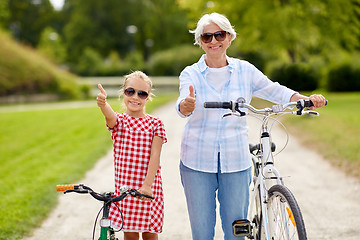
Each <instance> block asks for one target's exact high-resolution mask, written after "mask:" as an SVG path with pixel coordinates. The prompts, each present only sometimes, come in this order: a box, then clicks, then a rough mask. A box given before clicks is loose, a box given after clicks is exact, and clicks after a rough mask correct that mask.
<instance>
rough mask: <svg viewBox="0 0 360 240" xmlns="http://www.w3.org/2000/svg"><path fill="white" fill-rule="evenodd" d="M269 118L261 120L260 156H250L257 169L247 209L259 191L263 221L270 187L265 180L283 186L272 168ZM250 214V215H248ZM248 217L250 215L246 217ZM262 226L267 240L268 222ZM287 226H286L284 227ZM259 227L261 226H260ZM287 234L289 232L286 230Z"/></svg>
mask: <svg viewBox="0 0 360 240" xmlns="http://www.w3.org/2000/svg"><path fill="white" fill-rule="evenodd" d="M269 117H270V115H269V114H267V115H265V116H264V117H263V120H262V126H261V150H262V151H261V154H260V155H258V156H252V157H254V158H256V159H253V161H257V162H258V163H259V164H258V165H257V166H256V165H255V166H254V167H258V169H257V170H258V171H257V172H258V176H256V182H255V183H254V186H253V187H254V188H253V190H252V192H253V194H252V200H251V202H250V206H249V209H250V210H252V209H253V207H254V206H253V205H254V204H255V197H256V196H257V194H256V192H257V191H259V192H260V194H259V196H260V199H261V201H260V203H261V212H262V214H263V218H264V219H268V209H267V207H266V204H265V203H266V202H268V197H269V196H268V189H269V188H270V186H267V184H266V180H267V179H274V180H276V184H279V185H283V184H284V183H283V180H282V178H281V176H280V173H279V171H278V170H277V169H276V168H275V166H274V164H273V163H274V159H273V155H272V150H271V148H272V143H271V135H270V132H269V131H268V127H267V123H268V118H269ZM281 211H282V212H284V213H285V211H286V209H285V207H284V206H282V209H281ZM250 214H251V213H250ZM248 217H250V215H249V216H248ZM284 221H285V222H287V219H284ZM262 224H264V231H265V233H264V234H265V237H266V239H267V240H270V239H271V236H270V232H269V229H270V227H269V222H267V221H263V223H262ZM285 226H287V224H286V225H285ZM260 227H261V226H260ZM287 232H289V231H288V230H287Z"/></svg>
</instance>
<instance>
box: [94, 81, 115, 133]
mask: <svg viewBox="0 0 360 240" xmlns="http://www.w3.org/2000/svg"><path fill="white" fill-rule="evenodd" d="M98 88H99V90H100V93H99V94H98V96H97V98H96V102H97V105H98V106H99V107H100V109H101V112H102V113H103V114H104V116H105V121H106V124H107V125H108V126H109V127H110V128H113V127H114V126H115V124H116V119H117V117H116V114H115V112H114V110H113V109H112V108H111V106H110V105H109V104H108V103H107V102H106V97H107V94H106V91H105V89H104V88H103V87H102V85H101V84H98Z"/></svg>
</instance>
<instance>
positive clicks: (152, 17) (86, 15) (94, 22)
mask: <svg viewBox="0 0 360 240" xmlns="http://www.w3.org/2000/svg"><path fill="white" fill-rule="evenodd" d="M65 3H66V4H65V6H64V7H66V8H68V7H70V6H71V9H72V10H71V17H70V20H69V22H68V23H67V24H66V26H65V29H64V36H65V41H66V43H67V46H68V52H69V60H70V61H72V62H76V59H77V58H78V56H80V55H81V54H82V52H83V51H84V49H85V48H86V47H90V48H92V49H96V51H98V52H99V54H100V55H101V56H103V57H105V56H108V55H109V53H110V52H112V51H116V52H118V53H119V55H120V56H121V57H125V56H126V55H127V54H128V53H129V52H131V51H132V50H135V49H136V50H138V51H141V52H142V53H143V56H144V58H147V56H148V54H149V51H150V49H152V50H153V51H157V50H160V49H163V48H168V47H171V46H175V45H177V44H179V43H181V42H182V41H184V39H188V36H187V19H186V15H185V12H184V11H182V10H179V6H178V5H177V4H176V1H175V0H124V1H118V0H107V1H98V0H78V1H67V2H65ZM129 26H131V27H130V28H129ZM129 30H130V31H129Z"/></svg>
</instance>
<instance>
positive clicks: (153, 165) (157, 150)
mask: <svg viewBox="0 0 360 240" xmlns="http://www.w3.org/2000/svg"><path fill="white" fill-rule="evenodd" d="M162 143H163V139H162V138H161V137H159V136H154V138H153V140H152V144H151V153H150V162H149V166H148V170H147V173H146V177H145V180H144V183H143V185H142V187H141V188H140V190H139V191H140V192H141V193H143V194H147V195H150V196H152V190H151V185H152V184H153V182H154V179H155V175H156V172H157V170H158V169H159V166H160V154H161V148H162Z"/></svg>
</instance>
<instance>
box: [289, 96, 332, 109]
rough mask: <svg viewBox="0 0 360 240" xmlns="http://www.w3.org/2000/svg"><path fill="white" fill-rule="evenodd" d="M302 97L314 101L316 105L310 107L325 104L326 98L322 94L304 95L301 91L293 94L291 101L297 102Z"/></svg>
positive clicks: (318, 106)
mask: <svg viewBox="0 0 360 240" xmlns="http://www.w3.org/2000/svg"><path fill="white" fill-rule="evenodd" d="M300 99H304V100H311V101H312V102H313V103H314V107H311V108H310V109H316V108H320V107H323V106H325V103H326V99H325V97H324V96H322V95H321V94H313V95H311V96H310V97H307V96H304V95H302V94H300V93H295V94H294V95H292V96H291V98H290V102H296V101H298V100H300Z"/></svg>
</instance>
